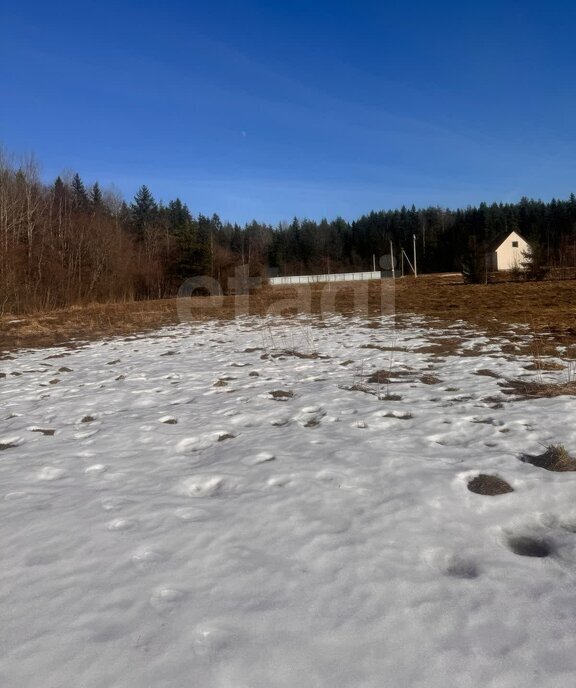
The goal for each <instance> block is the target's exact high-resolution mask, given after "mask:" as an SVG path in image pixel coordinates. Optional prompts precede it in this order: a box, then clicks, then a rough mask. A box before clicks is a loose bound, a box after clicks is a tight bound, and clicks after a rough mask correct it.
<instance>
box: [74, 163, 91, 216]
mask: <svg viewBox="0 0 576 688" xmlns="http://www.w3.org/2000/svg"><path fill="white" fill-rule="evenodd" d="M72 199H73V202H74V206H75V207H76V209H78V210H86V208H87V207H88V194H87V193H86V189H85V188H84V183H83V182H82V179H80V175H79V174H78V172H76V174H75V175H74V177H73V178H72Z"/></svg>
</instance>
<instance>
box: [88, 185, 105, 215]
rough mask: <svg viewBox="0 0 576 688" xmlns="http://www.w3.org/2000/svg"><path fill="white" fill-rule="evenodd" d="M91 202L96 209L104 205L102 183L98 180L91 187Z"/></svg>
mask: <svg viewBox="0 0 576 688" xmlns="http://www.w3.org/2000/svg"><path fill="white" fill-rule="evenodd" d="M90 203H91V204H92V208H93V209H94V210H98V209H99V208H101V207H102V205H103V199H102V191H100V185H99V184H98V182H96V183H95V184H94V186H93V187H92V188H91V189H90Z"/></svg>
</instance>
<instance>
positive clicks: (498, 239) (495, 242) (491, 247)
mask: <svg viewBox="0 0 576 688" xmlns="http://www.w3.org/2000/svg"><path fill="white" fill-rule="evenodd" d="M513 234H515V235H516V236H517V237H519V238H520V239H522V241H526V239H525V238H524V237H523V236H522V235H521V234H518V232H517V231H516V230H512V231H511V232H500V234H497V235H496V236H495V237H494V239H492V241H490V242H489V243H488V246H487V247H486V252H487V253H494V251H497V250H498V249H499V248H500V246H502V244H503V243H504V242H505V241H506V239H508V238H509V237H511V236H512V235H513ZM526 243H527V244H528V242H527V241H526ZM528 245H529V244H528Z"/></svg>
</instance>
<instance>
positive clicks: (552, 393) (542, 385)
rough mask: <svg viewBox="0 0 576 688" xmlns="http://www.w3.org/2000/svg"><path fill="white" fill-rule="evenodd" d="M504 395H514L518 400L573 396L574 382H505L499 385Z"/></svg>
mask: <svg viewBox="0 0 576 688" xmlns="http://www.w3.org/2000/svg"><path fill="white" fill-rule="evenodd" d="M501 387H502V391H503V392H504V393H505V394H514V395H516V397H519V398H520V399H534V398H542V397H546V398H549V399H551V398H552V397H561V396H573V395H575V394H576V381H574V380H569V381H567V382H539V381H527V380H506V382H505V383H503V384H502V385H501Z"/></svg>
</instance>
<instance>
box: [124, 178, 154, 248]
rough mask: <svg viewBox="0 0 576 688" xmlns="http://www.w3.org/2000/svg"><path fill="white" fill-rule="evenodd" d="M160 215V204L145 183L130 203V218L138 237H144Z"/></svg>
mask: <svg viewBox="0 0 576 688" xmlns="http://www.w3.org/2000/svg"><path fill="white" fill-rule="evenodd" d="M157 215H158V206H157V205H156V201H155V200H154V197H153V196H152V194H151V193H150V189H149V188H148V187H147V186H146V185H145V184H143V185H142V186H141V187H140V188H139V189H138V192H137V193H136V195H135V196H134V201H133V202H132V204H131V205H130V220H131V225H132V229H133V231H134V233H135V234H136V236H137V237H138V239H143V238H144V233H145V232H146V229H147V228H148V227H150V226H152V224H153V223H154V221H155V220H156V218H157Z"/></svg>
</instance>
